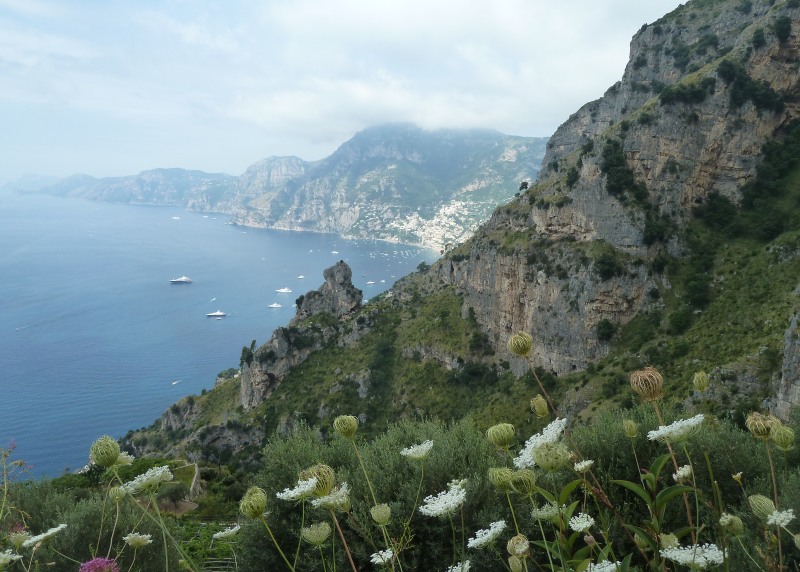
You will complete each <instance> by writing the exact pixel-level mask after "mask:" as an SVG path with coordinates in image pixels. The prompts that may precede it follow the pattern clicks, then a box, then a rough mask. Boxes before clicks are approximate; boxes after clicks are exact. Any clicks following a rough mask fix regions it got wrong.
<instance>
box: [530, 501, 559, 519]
mask: <svg viewBox="0 0 800 572" xmlns="http://www.w3.org/2000/svg"><path fill="white" fill-rule="evenodd" d="M566 508H567V507H566V506H564V505H561V506H558V505H557V504H553V503H550V502H549V503H547V504H544V505H542V506H540V507H537V508H534V509H533V510H532V511H531V515H532V516H533V518H535V519H536V520H547V521H550V522H552V523H553V524H559V522H560V521H561V513H562V512H563V511H565V510H566Z"/></svg>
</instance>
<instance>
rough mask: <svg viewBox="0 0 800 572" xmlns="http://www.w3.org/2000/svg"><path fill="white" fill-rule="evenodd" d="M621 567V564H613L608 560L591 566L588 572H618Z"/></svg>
mask: <svg viewBox="0 0 800 572" xmlns="http://www.w3.org/2000/svg"><path fill="white" fill-rule="evenodd" d="M621 565H622V563H621V562H611V561H608V560H606V561H605V562H598V563H597V564H589V567H588V568H587V569H586V572H617V570H619V567H620V566H621Z"/></svg>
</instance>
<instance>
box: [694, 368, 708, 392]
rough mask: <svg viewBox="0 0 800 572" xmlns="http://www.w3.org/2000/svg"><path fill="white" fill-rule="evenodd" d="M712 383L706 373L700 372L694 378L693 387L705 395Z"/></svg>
mask: <svg viewBox="0 0 800 572" xmlns="http://www.w3.org/2000/svg"><path fill="white" fill-rule="evenodd" d="M710 383H711V382H710V380H709V379H708V374H707V373H706V372H704V371H698V372H697V373H695V374H694V376H693V377H692V385H693V386H694V388H695V389H696V390H697V391H699V392H700V393H703V392H704V391H705V390H706V389H708V386H709V384H710Z"/></svg>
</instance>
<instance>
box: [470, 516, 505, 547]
mask: <svg viewBox="0 0 800 572" xmlns="http://www.w3.org/2000/svg"><path fill="white" fill-rule="evenodd" d="M505 529H506V521H505V520H498V521H497V522H493V523H492V524H490V525H489V528H484V529H482V530H479V531H478V532H476V533H475V538H470V539H469V540H468V541H467V546H468V547H469V548H483V547H484V546H486V545H487V544H489V543H491V542H492V541H494V540H495V539H496V538H497V537H498V536H500V534H501V533H502V532H503V531H504V530H505Z"/></svg>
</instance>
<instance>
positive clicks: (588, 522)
mask: <svg viewBox="0 0 800 572" xmlns="http://www.w3.org/2000/svg"><path fill="white" fill-rule="evenodd" d="M592 526H594V519H593V518H592V517H591V516H590V515H588V514H586V513H583V512H581V513H578V515H577V516H573V517H572V518H571V519H569V527H570V528H571V529H572V530H574V531H575V532H586V531H587V530H589V529H590V528H592Z"/></svg>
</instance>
